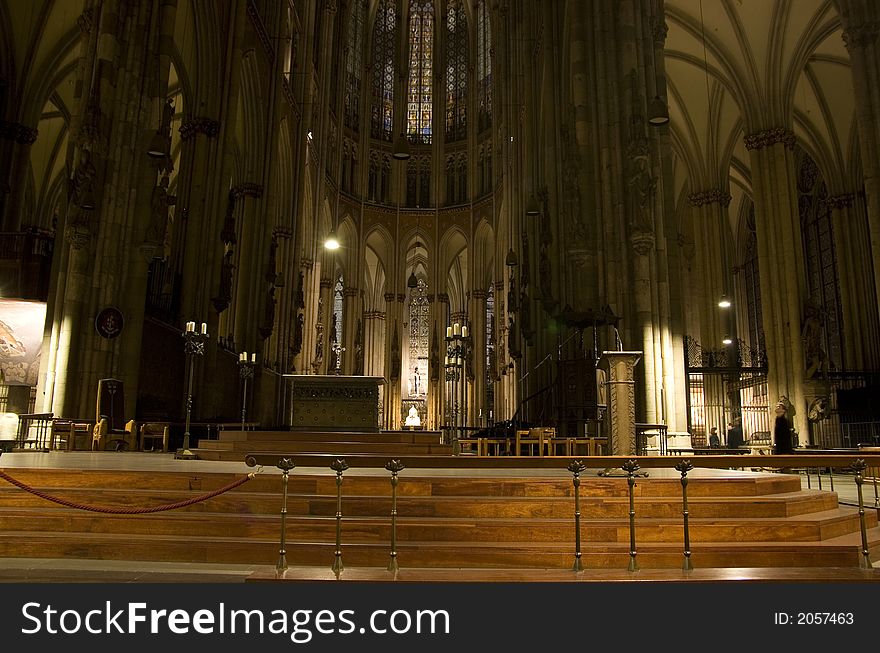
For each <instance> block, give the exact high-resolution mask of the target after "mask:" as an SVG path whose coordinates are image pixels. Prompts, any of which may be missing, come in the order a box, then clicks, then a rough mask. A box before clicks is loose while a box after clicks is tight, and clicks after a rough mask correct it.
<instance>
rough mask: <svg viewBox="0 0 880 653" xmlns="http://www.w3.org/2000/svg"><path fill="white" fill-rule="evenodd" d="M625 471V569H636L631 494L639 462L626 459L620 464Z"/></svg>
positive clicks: (637, 566)
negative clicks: (627, 511) (627, 537)
mask: <svg viewBox="0 0 880 653" xmlns="http://www.w3.org/2000/svg"><path fill="white" fill-rule="evenodd" d="M620 467H621V469H623V471H625V472H626V482H627V485H628V486H629V566H628V567H627V571H638V570H639V563H638V562H636V504H635V497H634V496H633V487H635V484H636V479H635V474H636V472H637V471H639V464H638V463H637V462H636V461H635V460H627V461H626V462H624V463H623V464H622V465H621V466H620Z"/></svg>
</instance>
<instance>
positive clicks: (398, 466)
mask: <svg viewBox="0 0 880 653" xmlns="http://www.w3.org/2000/svg"><path fill="white" fill-rule="evenodd" d="M385 469H387V470H388V471H389V472H391V561H390V562H389V563H388V571H390V572H392V573H394V574H396V573H397V571H398V569H399V568H400V567H399V566H398V563H397V482H398V479H397V475H398V474H399V473H400V472H402V471H403V469H404V465H403V463H402V462H400V461H399V460H389V461H388V462H387V463H385Z"/></svg>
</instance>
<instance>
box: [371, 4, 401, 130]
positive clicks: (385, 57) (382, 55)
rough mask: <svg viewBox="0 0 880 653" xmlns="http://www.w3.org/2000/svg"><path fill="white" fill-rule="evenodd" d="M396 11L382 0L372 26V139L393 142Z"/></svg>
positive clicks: (391, 5)
mask: <svg viewBox="0 0 880 653" xmlns="http://www.w3.org/2000/svg"><path fill="white" fill-rule="evenodd" d="M396 33H397V11H396V9H395V8H394V0H381V2H380V3H379V7H378V8H377V9H376V22H375V23H374V24H373V109H372V120H371V124H372V136H373V138H378V139H382V140H385V141H388V142H391V133H392V129H393V120H394V42H395V40H396V38H395V35H396Z"/></svg>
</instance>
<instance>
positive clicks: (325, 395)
mask: <svg viewBox="0 0 880 653" xmlns="http://www.w3.org/2000/svg"><path fill="white" fill-rule="evenodd" d="M284 379H285V382H286V386H287V388H286V392H287V406H286V412H285V415H286V422H287V427H288V428H289V429H290V430H292V431H374V432H377V433H378V432H379V385H380V384H382V383H384V381H385V380H384V379H383V378H382V377H381V376H341V375H333V374H330V375H319V374H285V375H284Z"/></svg>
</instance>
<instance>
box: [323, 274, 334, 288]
mask: <svg viewBox="0 0 880 653" xmlns="http://www.w3.org/2000/svg"><path fill="white" fill-rule="evenodd" d="M320 285H321V288H332V287H333V281H331V280H330V279H328V278H327V277H323V278H322V279H321V284H320Z"/></svg>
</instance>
